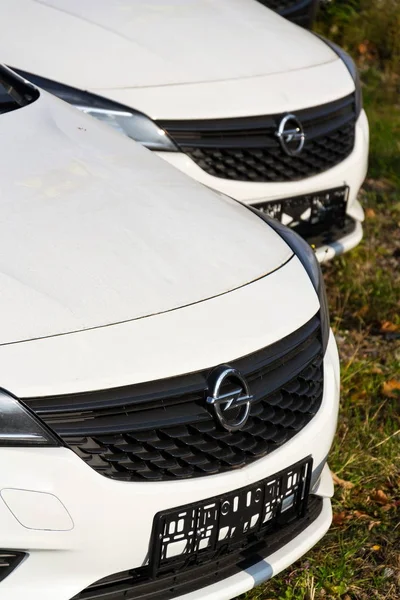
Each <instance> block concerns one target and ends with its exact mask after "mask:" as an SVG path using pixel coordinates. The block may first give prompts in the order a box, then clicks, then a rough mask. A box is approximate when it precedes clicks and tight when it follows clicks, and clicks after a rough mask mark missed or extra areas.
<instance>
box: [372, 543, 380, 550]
mask: <svg viewBox="0 0 400 600" xmlns="http://www.w3.org/2000/svg"><path fill="white" fill-rule="evenodd" d="M380 549H381V547H380V546H379V544H375V545H374V546H372V548H371V550H373V551H374V552H378V550H380Z"/></svg>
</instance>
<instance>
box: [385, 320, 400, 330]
mask: <svg viewBox="0 0 400 600" xmlns="http://www.w3.org/2000/svg"><path fill="white" fill-rule="evenodd" d="M381 331H383V332H387V331H388V332H392V331H400V325H396V323H392V322H391V321H383V322H382V323H381Z"/></svg>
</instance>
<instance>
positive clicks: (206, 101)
mask: <svg viewBox="0 0 400 600" xmlns="http://www.w3.org/2000/svg"><path fill="white" fill-rule="evenodd" d="M292 27H293V25H292ZM308 35H310V34H308ZM320 43H322V42H320ZM31 72H33V71H32V69H31ZM55 75H56V69H55V70H54V73H53V78H54V76H55ZM352 92H354V81H353V79H352V78H351V76H350V73H349V72H348V70H347V69H346V67H345V66H344V64H343V63H342V61H340V60H339V59H337V60H334V61H332V62H330V63H328V64H324V65H317V66H312V67H309V68H307V69H300V70H294V71H289V72H287V73H275V74H272V75H262V76H258V77H247V78H246V79H235V80H230V81H217V82H204V83H195V84H187V85H180V86H174V85H171V86H155V87H152V88H124V89H113V88H106V87H105V86H104V87H102V88H101V89H99V90H96V93H98V94H99V95H101V96H104V97H105V98H109V99H110V100H114V101H115V102H120V103H121V104H124V105H126V106H130V107H132V108H135V109H137V110H140V111H142V112H144V113H145V114H147V115H148V116H150V117H151V118H152V119H161V120H162V119H165V120H168V119H178V120H185V119H188V120H190V119H219V118H220V119H223V118H235V117H237V118H239V117H243V116H258V115H273V114H284V113H285V112H296V111H297V110H301V109H304V108H310V107H312V106H319V105H320V104H325V103H327V102H332V101H333V100H337V99H339V98H343V97H345V96H347V95H348V94H351V93H352Z"/></svg>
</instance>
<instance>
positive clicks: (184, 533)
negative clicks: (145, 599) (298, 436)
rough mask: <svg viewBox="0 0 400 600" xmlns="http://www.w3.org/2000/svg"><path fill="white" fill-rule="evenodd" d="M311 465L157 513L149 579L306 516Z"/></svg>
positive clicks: (304, 461) (303, 464)
mask: <svg viewBox="0 0 400 600" xmlns="http://www.w3.org/2000/svg"><path fill="white" fill-rule="evenodd" d="M312 465H313V461H312V458H311V456H308V457H306V458H304V459H302V460H300V461H298V462H297V463H295V464H293V465H291V466H289V467H287V468H286V469H283V470H281V471H279V472H277V473H274V474H273V475H271V476H269V477H266V478H264V479H262V480H261V481H258V482H255V483H252V484H249V485H247V486H244V487H242V488H238V489H236V490H233V491H229V492H226V493H224V494H221V495H219V496H216V497H213V498H207V499H205V500H200V501H198V502H194V503H192V504H187V505H182V506H178V507H174V508H171V509H169V510H164V511H160V512H159V513H157V514H156V515H155V517H154V520H153V529H152V535H151V541H150V550H149V566H150V572H151V573H152V577H157V574H159V573H160V571H162V570H163V569H165V568H166V567H167V568H169V567H171V566H174V567H177V568H179V567H180V566H181V565H184V564H185V563H186V562H187V561H188V560H189V561H192V562H193V561H197V562H198V559H199V560H200V561H202V562H204V561H207V556H208V557H211V556H213V555H215V553H218V552H219V551H225V552H226V551H227V549H228V547H231V548H232V549H233V548H234V547H237V545H238V544H239V545H240V544H243V543H244V542H245V541H246V539H250V538H254V537H255V536H257V535H263V534H264V532H265V533H267V532H269V531H271V530H273V529H274V528H276V527H277V526H283V525H284V524H286V523H288V522H291V521H293V520H294V519H298V518H301V517H302V516H304V514H305V512H306V509H307V503H308V497H309V491H310V481H311V473H312ZM257 515H258V518H257V519H254V517H255V516H257ZM174 545H175V546H174ZM178 547H179V550H180V552H179V553H178V554H176V551H177V550H178ZM171 548H172V552H171ZM182 550H183V551H182Z"/></svg>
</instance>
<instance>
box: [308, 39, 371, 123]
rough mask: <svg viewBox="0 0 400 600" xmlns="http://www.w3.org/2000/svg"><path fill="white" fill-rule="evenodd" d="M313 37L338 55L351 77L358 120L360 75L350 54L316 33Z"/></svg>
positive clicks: (361, 105)
mask: <svg viewBox="0 0 400 600" xmlns="http://www.w3.org/2000/svg"><path fill="white" fill-rule="evenodd" d="M315 35H317V36H318V37H319V38H320V40H322V41H323V42H325V44H327V45H328V46H329V47H330V49H331V50H333V52H335V54H337V55H338V57H339V58H340V59H341V60H342V61H343V62H344V64H345V65H346V68H347V70H348V71H349V73H350V75H351V76H352V78H353V81H354V85H355V88H356V116H357V118H358V117H359V115H360V112H361V110H362V107H363V99H362V89H361V79H360V73H359V72H358V68H357V65H356V63H355V62H354V60H353V59H352V58H351V56H350V54H347V52H346V51H345V50H343V48H341V47H340V46H338V45H337V44H335V43H334V42H331V40H328V39H327V38H325V37H324V36H322V35H319V34H318V33H317V34H315Z"/></svg>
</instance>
